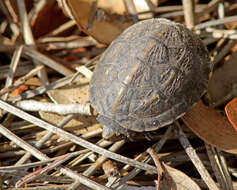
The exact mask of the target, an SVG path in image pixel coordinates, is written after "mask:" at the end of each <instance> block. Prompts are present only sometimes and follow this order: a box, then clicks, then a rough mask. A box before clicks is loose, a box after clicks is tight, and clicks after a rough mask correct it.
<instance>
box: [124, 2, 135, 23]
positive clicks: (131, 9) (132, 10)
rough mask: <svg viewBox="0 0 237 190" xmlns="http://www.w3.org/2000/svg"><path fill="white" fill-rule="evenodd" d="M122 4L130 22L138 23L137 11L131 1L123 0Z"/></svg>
mask: <svg viewBox="0 0 237 190" xmlns="http://www.w3.org/2000/svg"><path fill="white" fill-rule="evenodd" d="M123 2H124V5H125V7H126V10H127V12H128V14H129V15H130V16H131V19H132V21H133V22H134V23H136V22H138V16H137V11H136V7H135V4H134V2H133V0H123Z"/></svg>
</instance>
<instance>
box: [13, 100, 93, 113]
mask: <svg viewBox="0 0 237 190" xmlns="http://www.w3.org/2000/svg"><path fill="white" fill-rule="evenodd" d="M16 106H17V107H19V108H21V109H23V110H27V111H45V112H54V113H57V114H61V115H66V114H82V115H92V114H91V107H90V104H54V103H50V102H38V101H35V100H23V101H19V102H17V103H16Z"/></svg>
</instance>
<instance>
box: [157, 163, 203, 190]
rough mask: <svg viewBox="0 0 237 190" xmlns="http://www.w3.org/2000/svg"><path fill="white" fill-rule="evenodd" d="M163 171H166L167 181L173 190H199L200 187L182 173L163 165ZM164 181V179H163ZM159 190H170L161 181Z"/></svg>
mask: <svg viewBox="0 0 237 190" xmlns="http://www.w3.org/2000/svg"><path fill="white" fill-rule="evenodd" d="M163 166H164V169H165V170H166V171H167V173H168V176H169V180H170V182H171V185H172V187H173V189H176V190H201V189H200V187H199V186H198V185H197V184H196V183H195V182H194V181H193V180H192V179H191V178H190V177H188V176H187V175H186V174H184V173H183V172H181V171H179V170H177V169H175V168H172V167H170V166H168V165H167V164H164V163H163ZM163 179H164V178H163ZM160 189H161V190H170V188H169V186H168V185H167V184H165V183H164V180H163V181H162V184H161V187H160Z"/></svg>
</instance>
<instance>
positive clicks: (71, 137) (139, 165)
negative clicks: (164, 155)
mask: <svg viewBox="0 0 237 190" xmlns="http://www.w3.org/2000/svg"><path fill="white" fill-rule="evenodd" d="M0 108H2V109H3V110H6V111H7V112H10V113H12V114H14V115H18V116H20V117H21V118H22V119H25V120H26V121H29V122H30V123H34V124H35V125H38V126H40V127H42V128H44V129H46V130H48V131H51V132H53V133H56V134H58V135H60V136H61V137H63V138H64V139H67V140H70V141H72V142H74V143H76V144H78V145H80V146H83V147H85V148H88V149H90V150H92V151H94V152H96V153H98V154H102V155H103V156H105V157H109V158H111V159H114V160H117V161H119V162H123V163H126V164H128V165H131V166H134V167H137V168H140V169H143V170H148V171H149V172H151V173H156V169H155V167H153V166H151V165H149V164H145V163H141V162H138V161H135V160H133V159H129V158H127V157H124V156H121V155H118V154H116V153H113V152H110V151H108V150H105V149H103V148H101V147H99V146H96V145H94V144H93V143H90V142H88V141H86V140H84V139H82V138H80V137H77V136H75V135H73V134H71V133H69V132H66V131H64V130H62V129H59V128H57V127H55V126H53V125H51V124H49V123H47V122H45V121H43V120H40V119H38V118H36V117H34V116H32V115H30V114H28V113H26V112H24V111H22V110H19V109H17V108H15V107H14V106H11V105H10V104H7V103H6V102H4V101H1V100H0Z"/></svg>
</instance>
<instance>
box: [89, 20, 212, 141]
mask: <svg viewBox="0 0 237 190" xmlns="http://www.w3.org/2000/svg"><path fill="white" fill-rule="evenodd" d="M210 73H211V61H210V57H209V55H208V50H207V48H206V47H205V45H204V44H203V43H202V41H201V39H200V38H199V37H198V36H197V35H196V34H194V33H193V32H192V31H191V30H189V29H187V28H186V27H185V26H184V25H183V24H181V23H176V22H173V21H171V20H168V19H163V18H152V19H147V20H143V21H140V22H138V23H136V24H134V25H132V26H130V27H128V28H127V29H126V30H125V31H123V32H122V33H121V34H120V35H119V36H118V37H117V38H116V39H115V40H114V41H113V42H112V43H111V44H110V45H109V46H108V48H107V49H106V50H105V51H104V53H103V54H102V56H101V57H100V59H99V61H98V63H97V65H96V67H95V70H94V72H93V76H92V79H91V81H90V88H89V92H90V102H91V105H92V107H93V108H94V109H95V111H96V112H98V117H97V120H98V121H99V122H100V123H102V124H103V125H104V130H103V131H104V132H103V136H104V137H109V136H111V135H112V134H114V133H116V132H118V133H119V134H123V135H125V136H128V134H129V133H128V131H133V132H146V131H154V130H157V129H159V128H161V127H164V126H167V125H169V124H172V123H173V122H174V121H175V120H177V119H178V118H180V117H181V116H183V115H184V114H185V113H186V112H187V111H188V110H189V109H190V108H191V106H192V105H193V104H194V103H196V102H198V101H199V100H200V99H201V97H202V96H203V94H204V93H205V91H206V89H207V85H208V80H209V74H210ZM116 134H117V133H116Z"/></svg>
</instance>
